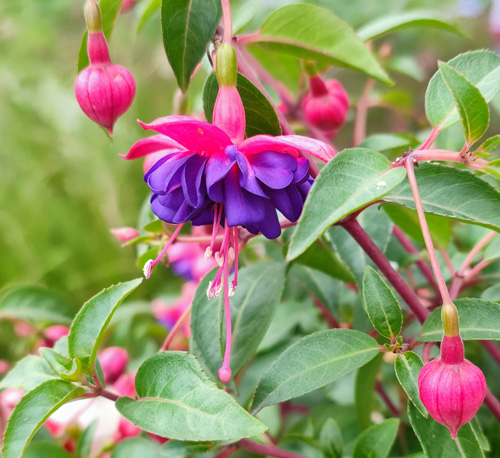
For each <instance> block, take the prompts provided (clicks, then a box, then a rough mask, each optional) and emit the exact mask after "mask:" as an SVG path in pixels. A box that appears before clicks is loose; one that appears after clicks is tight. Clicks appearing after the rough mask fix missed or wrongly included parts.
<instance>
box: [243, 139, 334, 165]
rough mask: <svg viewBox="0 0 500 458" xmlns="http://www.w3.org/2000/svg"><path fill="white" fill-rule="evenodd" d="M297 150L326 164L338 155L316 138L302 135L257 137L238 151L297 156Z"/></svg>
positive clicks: (245, 141)
mask: <svg viewBox="0 0 500 458" xmlns="http://www.w3.org/2000/svg"><path fill="white" fill-rule="evenodd" d="M297 150H301V151H304V152H306V153H309V154H311V155H313V156H315V157H317V158H318V159H321V160H322V161H324V162H328V161H329V160H330V159H332V158H333V157H335V155H336V154H337V152H336V151H335V150H334V149H333V147H332V146H330V145H328V144H326V143H324V142H322V141H320V140H315V139H314V138H309V137H303V136H302V135H281V136H279V137H271V136H269V135H255V136H254V137H250V138H248V139H246V140H244V141H243V142H242V143H241V144H240V145H239V146H238V151H240V152H241V153H243V154H256V153H260V152H262V151H278V152H280V153H289V154H292V155H293V156H297Z"/></svg>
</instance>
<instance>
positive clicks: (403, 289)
mask: <svg viewBox="0 0 500 458" xmlns="http://www.w3.org/2000/svg"><path fill="white" fill-rule="evenodd" d="M341 226H342V227H343V228H344V229H345V230H346V231H347V232H349V234H350V235H351V237H352V238H353V239H354V240H356V242H358V245H359V246H360V247H361V248H363V250H364V251H365V253H366V254H367V255H368V256H369V257H370V259H371V260H372V261H373V262H374V263H375V265H376V266H377V267H378V268H379V269H380V271H381V272H382V273H383V274H384V275H385V276H386V278H387V280H389V282H390V283H391V284H392V286H394V288H395V289H396V291H397V292H398V293H399V295H400V296H401V297H402V298H403V299H404V301H405V302H406V303H407V304H408V306H409V307H410V309H411V310H412V312H413V313H414V314H415V316H416V317H417V319H418V321H420V323H423V322H424V321H425V319H426V318H427V316H428V315H429V311H428V310H427V309H426V308H425V307H424V306H423V305H422V304H421V303H420V301H419V299H418V297H417V295H416V294H415V292H414V291H413V290H412V289H411V288H410V287H409V286H408V285H407V283H406V282H405V281H404V279H403V277H401V275H399V273H398V272H396V271H395V270H394V269H393V267H392V266H391V264H390V262H389V260H388V259H387V258H386V257H385V255H384V253H382V251H380V248H379V247H378V246H377V245H375V243H373V240H372V239H371V238H370V236H369V235H368V234H367V233H366V232H365V231H364V229H363V228H362V227H361V225H360V224H359V223H358V221H357V220H356V219H355V218H352V219H346V220H345V221H343V222H342V223H341Z"/></svg>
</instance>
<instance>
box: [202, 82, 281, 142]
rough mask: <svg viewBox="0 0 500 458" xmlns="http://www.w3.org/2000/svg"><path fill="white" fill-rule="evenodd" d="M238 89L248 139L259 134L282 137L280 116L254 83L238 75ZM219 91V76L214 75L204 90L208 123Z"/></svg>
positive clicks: (204, 103) (210, 120) (204, 107)
mask: <svg viewBox="0 0 500 458" xmlns="http://www.w3.org/2000/svg"><path fill="white" fill-rule="evenodd" d="M236 88H237V89H238V92H239V94H240V97H241V101H242V102H243V108H244V109H245V121H246V129H245V134H246V136H247V137H252V136H254V135H259V134H267V135H281V127H280V123H279V121H278V116H277V115H276V111H275V109H274V108H273V106H272V105H271V104H270V103H269V100H267V98H266V96H265V95H264V94H262V92H260V91H259V89H257V88H256V87H255V86H254V85H253V84H252V82H251V81H250V80H249V79H248V78H246V77H244V76H243V75H242V74H241V73H238V79H237V82H236ZM218 91H219V84H218V83H217V76H216V75H215V73H212V74H211V75H210V76H209V77H208V78H207V82H206V83H205V87H204V88H203V111H204V112H205V117H206V118H207V121H208V122H212V116H213V112H214V105H215V100H216V98H217V94H218Z"/></svg>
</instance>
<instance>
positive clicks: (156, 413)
mask: <svg viewBox="0 0 500 458" xmlns="http://www.w3.org/2000/svg"><path fill="white" fill-rule="evenodd" d="M135 387H136V390H137V394H138V395H139V396H140V399H139V400H138V401H135V400H133V399H130V398H126V397H123V398H120V399H119V400H118V401H117V402H116V407H117V409H118V410H119V411H120V413H121V414H122V415H123V416H124V417H125V418H128V419H129V420H130V421H131V422H132V423H134V424H136V425H138V426H139V427H140V428H142V429H144V430H145V431H148V432H151V433H154V434H158V435H160V436H163V437H169V438H170V439H178V440H191V441H209V440H229V439H241V438H243V437H250V436H255V435H257V434H260V433H263V432H264V431H265V430H266V429H267V428H266V427H265V426H264V424H263V423H261V422H260V421H259V420H257V419H255V418H253V417H252V416H250V415H249V414H248V413H247V412H246V411H245V410H243V408H241V407H240V406H239V405H238V404H237V403H236V401H235V400H234V399H233V398H232V397H231V396H230V395H229V394H227V393H226V392H224V391H221V390H219V389H218V388H217V387H216V386H215V385H214V384H213V382H212V381H210V380H209V379H208V377H207V376H206V375H205V374H204V373H203V371H202V369H201V367H200V366H199V364H198V362H197V361H196V358H194V357H193V356H191V355H189V354H187V353H183V352H163V353H158V354H156V355H154V356H152V357H151V358H149V359H148V360H146V361H145V362H144V364H143V365H142V366H141V368H140V369H139V371H138V372H137V376H136V379H135ZM172 418H175V419H176V421H175V422H173V421H171V419H172Z"/></svg>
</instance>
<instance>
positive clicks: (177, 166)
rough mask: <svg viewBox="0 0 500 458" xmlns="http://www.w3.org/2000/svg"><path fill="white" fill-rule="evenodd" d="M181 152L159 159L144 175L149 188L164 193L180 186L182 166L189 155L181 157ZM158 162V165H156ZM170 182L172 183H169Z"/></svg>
mask: <svg viewBox="0 0 500 458" xmlns="http://www.w3.org/2000/svg"><path fill="white" fill-rule="evenodd" d="M182 155H183V153H181V154H180V155H179V156H181V157H180V158H177V157H178V156H177V155H173V156H167V157H166V158H163V159H160V160H159V161H158V162H157V163H156V164H155V165H154V166H153V167H152V168H151V169H150V170H149V171H148V173H146V175H145V176H144V180H145V181H146V182H147V184H148V186H149V187H150V188H151V190H152V191H153V192H154V193H156V194H164V193H166V192H168V191H170V190H172V189H174V188H177V187H178V186H180V178H181V173H182V167H183V166H184V164H185V163H186V161H187V160H188V159H189V158H190V156H184V157H182ZM158 164H159V165H158ZM171 182H172V183H171Z"/></svg>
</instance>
